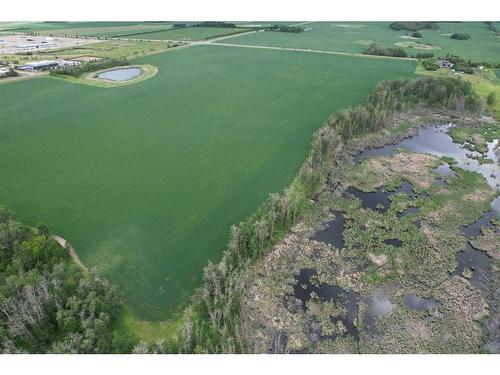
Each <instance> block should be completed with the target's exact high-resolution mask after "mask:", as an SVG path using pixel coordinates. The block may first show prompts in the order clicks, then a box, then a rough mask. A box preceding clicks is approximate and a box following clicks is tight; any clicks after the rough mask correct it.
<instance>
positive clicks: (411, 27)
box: [390, 22, 439, 31]
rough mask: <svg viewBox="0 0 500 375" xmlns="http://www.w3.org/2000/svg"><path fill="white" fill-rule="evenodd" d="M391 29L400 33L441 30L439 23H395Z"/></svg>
mask: <svg viewBox="0 0 500 375" xmlns="http://www.w3.org/2000/svg"><path fill="white" fill-rule="evenodd" d="M390 27H391V29H393V30H398V31H399V30H407V31H420V30H439V24H438V23H437V22H393V23H391V25H390Z"/></svg>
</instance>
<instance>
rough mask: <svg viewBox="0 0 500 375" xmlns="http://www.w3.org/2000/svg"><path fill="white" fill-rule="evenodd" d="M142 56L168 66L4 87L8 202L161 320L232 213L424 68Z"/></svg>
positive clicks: (247, 54) (201, 54)
mask: <svg viewBox="0 0 500 375" xmlns="http://www.w3.org/2000/svg"><path fill="white" fill-rule="evenodd" d="M135 62H136V63H147V64H152V65H155V66H157V67H158V74H157V75H156V76H154V77H153V78H151V79H149V80H146V81H143V82H140V83H137V84H133V85H129V86H123V87H117V88H99V87H92V86H86V85H78V84H73V83H68V82H64V81H61V80H57V79H52V78H39V79H33V80H27V81H19V82H14V83H9V84H5V85H1V86H0V103H1V104H0V105H1V110H0V171H1V175H2V178H1V179H0V202H1V204H2V205H4V206H5V207H7V208H9V209H11V210H12V211H13V212H14V213H15V214H16V215H18V217H19V218H21V219H22V220H25V221H26V223H28V224H30V225H35V224H37V223H39V222H44V223H47V224H48V225H49V226H50V227H51V228H52V229H53V231H54V232H55V233H58V234H60V235H62V236H63V237H65V238H67V239H68V240H69V241H70V242H71V243H72V244H73V245H74V247H75V248H76V250H77V252H78V253H79V255H80V257H81V259H82V260H83V262H84V263H85V264H86V265H88V266H90V267H94V266H95V267H97V269H98V271H100V272H102V274H103V275H104V276H105V277H106V278H108V279H109V280H111V281H112V282H114V283H118V284H119V285H120V287H121V288H122V290H123V291H124V292H125V295H126V299H127V302H128V305H129V306H130V308H131V309H132V310H133V312H134V313H135V314H136V315H137V316H139V317H140V318H143V319H150V320H158V319H165V318H167V317H168V316H169V315H168V314H171V313H172V312H173V311H174V309H175V308H176V307H179V306H181V305H182V302H183V301H185V300H187V298H188V297H189V296H190V295H191V294H192V292H193V289H194V288H195V287H196V286H197V285H198V283H199V281H200V279H201V276H202V268H203V267H204V266H205V265H206V263H207V261H208V260H217V259H218V256H219V255H220V252H221V249H222V248H223V247H224V245H225V243H226V239H227V234H228V230H229V226H230V225H231V224H233V223H236V222H239V221H240V220H242V219H244V218H245V217H247V216H248V215H249V214H250V213H252V212H253V211H254V210H255V209H256V208H257V206H258V205H259V204H260V203H261V202H262V201H263V200H264V199H265V198H266V197H267V194H268V193H270V192H276V191H280V190H281V189H282V188H284V186H285V185H286V184H288V183H290V181H291V179H292V178H293V176H294V175H295V174H296V173H297V171H298V168H299V166H300V164H301V163H302V161H303V159H304V157H305V156H306V154H307V152H308V149H309V143H310V141H311V136H312V132H313V130H314V129H316V128H318V127H319V126H320V125H321V124H322V122H323V121H324V120H326V118H327V117H328V116H329V114H330V113H331V112H332V111H335V110H338V109H340V108H345V107H347V106H350V105H355V104H357V103H359V102H361V101H362V100H363V99H364V98H365V96H366V95H367V94H368V93H369V92H370V91H371V90H372V89H373V87H374V86H375V84H376V83H377V82H378V81H379V80H381V79H390V78H398V77H410V76H413V74H414V73H413V72H414V70H415V63H414V62H411V61H397V60H391V59H360V58H356V57H349V56H331V55H321V54H312V53H302V52H290V51H275V50H261V49H260V50H257V49H250V48H234V47H222V46H203V47H202V46H198V47H191V48H185V49H179V50H176V51H171V52H167V53H162V54H157V55H154V56H149V57H146V58H141V59H138V60H136V61H135Z"/></svg>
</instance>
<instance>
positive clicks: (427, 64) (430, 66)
mask: <svg viewBox="0 0 500 375" xmlns="http://www.w3.org/2000/svg"><path fill="white" fill-rule="evenodd" d="M423 65H424V68H425V70H431V71H433V70H438V69H439V66H438V64H436V62H435V61H433V60H425V61H424V62H423Z"/></svg>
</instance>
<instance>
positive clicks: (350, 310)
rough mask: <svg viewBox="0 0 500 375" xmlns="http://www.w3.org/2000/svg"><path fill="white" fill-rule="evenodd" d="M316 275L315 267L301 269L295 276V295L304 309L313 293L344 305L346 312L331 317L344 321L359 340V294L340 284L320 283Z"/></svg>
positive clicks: (334, 319)
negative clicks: (357, 325)
mask: <svg viewBox="0 0 500 375" xmlns="http://www.w3.org/2000/svg"><path fill="white" fill-rule="evenodd" d="M316 276H317V272H316V270H314V269H311V268H303V269H301V270H300V272H299V275H298V276H296V277H295V279H296V283H295V285H294V287H293V296H294V297H295V298H296V299H297V300H299V301H301V305H302V309H303V310H306V309H307V308H308V306H307V302H308V301H310V300H311V298H312V297H313V294H315V295H316V296H317V297H318V298H319V300H320V301H322V302H335V303H336V304H340V305H342V306H343V307H344V309H345V311H346V313H345V314H340V315H336V316H332V317H331V318H330V319H331V321H332V323H337V322H338V321H340V322H342V324H343V325H344V327H345V328H346V329H347V332H348V333H349V334H350V335H352V336H353V337H354V338H355V339H356V340H358V339H359V332H358V329H357V328H356V325H355V324H354V321H355V319H356V317H357V316H358V294H357V293H356V292H354V291H352V290H345V289H343V288H341V287H339V286H334V285H328V284H321V283H318V282H316V280H315V277H316Z"/></svg>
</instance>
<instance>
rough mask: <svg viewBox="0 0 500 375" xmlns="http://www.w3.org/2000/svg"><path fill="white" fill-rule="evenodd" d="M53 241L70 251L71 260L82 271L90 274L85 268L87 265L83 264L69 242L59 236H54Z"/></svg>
mask: <svg viewBox="0 0 500 375" xmlns="http://www.w3.org/2000/svg"><path fill="white" fill-rule="evenodd" d="M52 239H53V240H54V241H56V242H57V243H58V244H59V245H60V246H61V247H62V248H63V249H65V250H66V251H68V254H69V256H70V257H71V259H73V260H74V261H75V263H76V264H78V266H79V267H80V268H81V269H82V270H84V271H85V272H89V269H88V268H87V267H86V266H85V264H83V262H82V261H81V259H80V257H79V256H78V254H77V253H76V251H75V248H74V247H73V246H72V245H71V244H70V243H69V242H68V241H66V239H65V238H63V237H61V236H58V235H57V234H53V235H52Z"/></svg>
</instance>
